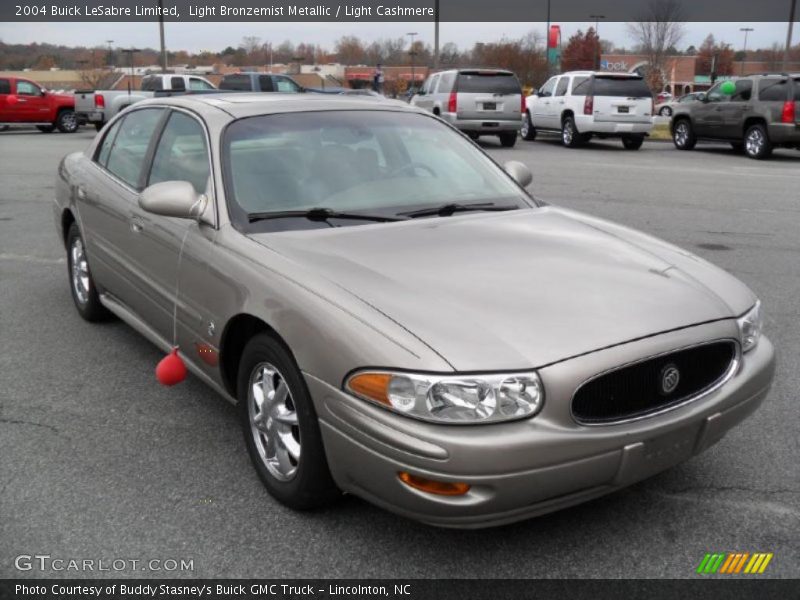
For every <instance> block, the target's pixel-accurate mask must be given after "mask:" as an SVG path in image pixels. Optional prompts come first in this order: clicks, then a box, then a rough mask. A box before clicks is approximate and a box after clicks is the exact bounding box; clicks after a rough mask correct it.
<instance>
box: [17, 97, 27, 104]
mask: <svg viewBox="0 0 800 600" xmlns="http://www.w3.org/2000/svg"><path fill="white" fill-rule="evenodd" d="M17 102H22V103H24V102H27V100H25V98H20V97H19V96H17Z"/></svg>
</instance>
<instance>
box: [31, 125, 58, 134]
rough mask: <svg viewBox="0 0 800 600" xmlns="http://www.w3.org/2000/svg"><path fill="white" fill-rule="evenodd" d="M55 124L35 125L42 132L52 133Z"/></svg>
mask: <svg viewBox="0 0 800 600" xmlns="http://www.w3.org/2000/svg"><path fill="white" fill-rule="evenodd" d="M55 128H56V126H55V125H37V126H36V129H38V130H39V131H41V132H42V133H53V131H55Z"/></svg>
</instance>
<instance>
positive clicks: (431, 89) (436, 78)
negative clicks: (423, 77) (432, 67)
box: [428, 73, 440, 94]
mask: <svg viewBox="0 0 800 600" xmlns="http://www.w3.org/2000/svg"><path fill="white" fill-rule="evenodd" d="M439 78H440V77H439V74H438V73H437V74H436V75H434V76H433V77H431V83H430V85H429V86H428V93H429V94H435V93H436V87H437V86H438V85H439Z"/></svg>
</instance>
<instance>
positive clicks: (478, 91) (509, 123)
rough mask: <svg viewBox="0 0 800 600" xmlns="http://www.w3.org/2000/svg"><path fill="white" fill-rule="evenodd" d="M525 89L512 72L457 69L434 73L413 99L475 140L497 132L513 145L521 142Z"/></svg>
mask: <svg viewBox="0 0 800 600" xmlns="http://www.w3.org/2000/svg"><path fill="white" fill-rule="evenodd" d="M522 101H523V96H522V88H521V86H520V84H519V80H518V79H517V76H516V75H514V73H512V72H511V71H503V70H499V69H453V70H452V71H442V72H440V73H434V74H433V75H431V76H430V77H428V79H426V80H425V83H424V84H423V85H422V88H421V89H420V91H419V92H418V93H417V94H416V95H415V96H414V97H413V98H412V99H411V104H413V105H414V106H418V107H419V108H423V109H425V110H429V111H431V112H432V113H433V114H435V115H438V116H440V117H441V118H443V119H444V120H445V121H447V122H448V123H450V124H451V125H453V126H455V127H457V128H458V129H460V130H461V131H463V132H464V133H466V134H467V135H469V137H471V138H472V139H473V140H476V139H478V137H479V136H482V135H496V136H499V137H500V143H501V144H502V145H503V146H505V147H507V148H511V147H512V146H513V145H514V144H516V142H517V131H518V130H519V119H520V114H521V111H522Z"/></svg>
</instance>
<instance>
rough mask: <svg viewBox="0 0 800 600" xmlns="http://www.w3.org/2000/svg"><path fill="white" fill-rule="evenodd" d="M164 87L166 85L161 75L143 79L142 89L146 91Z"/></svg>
mask: <svg viewBox="0 0 800 600" xmlns="http://www.w3.org/2000/svg"><path fill="white" fill-rule="evenodd" d="M163 88H164V85H163V80H162V78H161V77H153V76H148V77H145V78H144V79H142V91H144V92H155V91H157V90H160V89H163Z"/></svg>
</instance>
